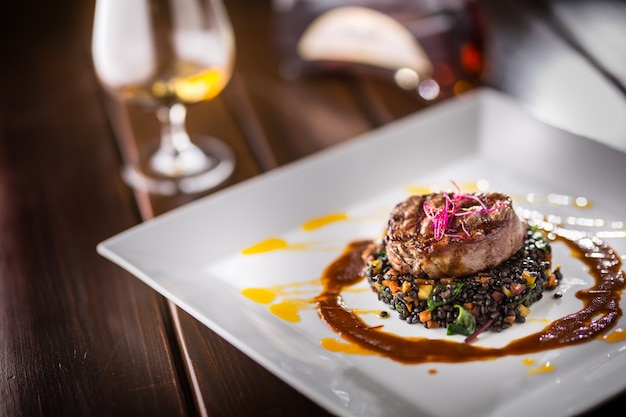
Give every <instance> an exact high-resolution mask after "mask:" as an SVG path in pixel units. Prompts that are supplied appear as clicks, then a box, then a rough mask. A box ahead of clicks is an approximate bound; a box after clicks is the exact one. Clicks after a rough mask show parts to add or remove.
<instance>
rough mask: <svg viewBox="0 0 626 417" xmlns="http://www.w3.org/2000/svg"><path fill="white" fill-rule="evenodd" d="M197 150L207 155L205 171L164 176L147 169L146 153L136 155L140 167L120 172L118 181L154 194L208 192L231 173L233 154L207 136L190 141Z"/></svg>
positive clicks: (227, 147) (147, 155)
mask: <svg viewBox="0 0 626 417" xmlns="http://www.w3.org/2000/svg"><path fill="white" fill-rule="evenodd" d="M194 143H195V144H196V146H197V147H198V148H200V149H201V150H202V151H204V152H205V153H206V154H207V157H208V158H209V159H210V162H209V163H207V169H205V170H201V171H198V172H195V173H193V174H190V175H180V176H166V175H162V174H158V173H156V172H155V171H154V170H152V169H150V167H149V165H150V164H149V163H148V161H149V159H150V156H151V155H152V154H153V153H154V150H151V151H150V152H147V151H145V150H144V151H143V152H140V155H139V157H140V161H141V162H142V163H141V164H140V165H129V166H125V167H124V168H123V169H122V178H123V179H124V181H125V182H126V183H127V184H128V185H130V186H131V187H132V188H134V189H137V190H142V191H147V192H149V193H151V194H158V195H175V194H178V193H183V194H197V193H201V192H204V191H209V190H211V189H213V188H215V187H217V186H219V185H220V184H222V183H223V182H224V181H226V180H227V179H228V178H229V177H230V176H231V175H232V173H233V171H234V170H235V153H234V152H233V150H232V149H231V148H230V147H229V146H228V145H227V144H225V143H224V142H222V141H220V140H218V139H215V138H211V137H198V138H194Z"/></svg>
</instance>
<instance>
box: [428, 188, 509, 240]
mask: <svg viewBox="0 0 626 417" xmlns="http://www.w3.org/2000/svg"><path fill="white" fill-rule="evenodd" d="M450 182H451V183H452V184H453V185H454V187H455V188H456V192H453V193H445V194H444V197H445V198H444V202H443V204H442V205H440V206H437V205H436V204H433V203H432V200H429V201H425V202H424V204H423V208H424V213H425V214H426V217H428V219H429V220H430V224H431V228H432V229H433V236H434V238H435V240H441V239H442V238H443V237H444V236H449V237H454V238H462V237H469V236H470V233H469V231H468V230H467V229H466V228H465V224H463V223H461V229H462V230H463V234H450V233H448V229H449V227H450V224H451V223H452V220H453V219H454V217H461V216H468V215H471V214H475V213H491V212H492V211H495V210H498V209H500V208H501V207H503V206H504V204H505V203H504V202H499V203H498V204H495V205H494V206H492V207H491V208H489V207H487V205H486V204H485V203H484V202H483V201H482V200H481V199H480V198H478V196H476V195H474V194H463V193H461V189H460V188H459V186H458V185H457V184H456V183H455V182H454V181H450ZM468 200H473V201H475V202H477V203H478V205H480V207H481V208H478V209H475V208H472V209H467V208H463V203H465V202H467V201H468Z"/></svg>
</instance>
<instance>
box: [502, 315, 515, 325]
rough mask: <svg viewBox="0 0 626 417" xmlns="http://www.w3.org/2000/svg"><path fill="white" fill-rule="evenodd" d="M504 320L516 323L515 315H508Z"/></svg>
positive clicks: (511, 323)
mask: <svg viewBox="0 0 626 417" xmlns="http://www.w3.org/2000/svg"><path fill="white" fill-rule="evenodd" d="M502 321H504V322H505V323H508V324H510V325H511V326H512V325H513V323H515V316H506V317H505V318H504V319H503V320H502Z"/></svg>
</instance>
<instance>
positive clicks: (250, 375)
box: [0, 0, 626, 416]
mask: <svg viewBox="0 0 626 417" xmlns="http://www.w3.org/2000/svg"><path fill="white" fill-rule="evenodd" d="M226 6H227V8H228V10H229V13H230V16H231V18H232V21H233V24H234V27H235V31H236V37H237V44H238V55H237V67H236V71H235V74H234V77H233V79H232V81H231V83H230V84H229V85H228V87H227V88H226V90H225V91H224V93H223V94H222V95H221V96H220V97H219V98H218V99H217V100H215V101H214V102H212V103H206V104H199V105H197V106H195V107H193V108H192V109H191V111H190V116H189V117H190V118H189V125H190V129H192V130H199V131H204V132H207V133H213V134H215V135H217V136H219V137H222V138H224V139H226V140H227V141H228V142H229V143H230V144H231V145H232V146H233V147H234V149H235V151H236V153H237V158H238V165H237V169H236V172H235V174H234V176H233V177H232V178H231V179H230V180H229V181H228V183H227V184H225V185H224V187H228V186H230V185H232V184H235V183H238V182H241V181H244V180H246V179H248V178H251V177H254V176H256V175H259V174H262V173H263V172H266V171H269V170H271V169H273V168H275V167H277V166H280V165H283V164H286V163H289V162H292V161H296V160H298V159H299V158H302V157H304V156H305V155H309V154H312V153H315V152H316V151H319V150H321V149H324V148H327V147H329V146H332V145H333V144H336V143H339V142H341V141H345V140H348V139H349V138H351V137H353V136H355V135H357V134H360V133H363V132H366V131H369V130H372V129H375V128H377V127H379V126H382V125H384V124H387V123H389V122H392V121H393V120H396V119H398V118H400V117H402V116H405V115H408V114H411V113H414V112H416V111H420V110H421V109H423V108H424V107H425V106H427V104H425V103H424V101H423V100H420V99H419V98H418V97H417V96H416V95H415V94H412V93H407V92H406V91H402V90H400V89H398V88H396V87H395V86H393V85H392V84H390V83H388V82H386V81H381V80H378V79H375V78H372V77H368V76H362V75H357V76H345V75H333V74H330V75H326V76H321V77H305V78H300V79H295V80H287V79H284V78H282V77H281V76H280V75H279V72H278V63H277V59H276V53H275V52H276V51H275V44H276V37H275V35H273V34H275V30H276V20H275V19H274V18H275V15H274V13H273V10H272V4H271V2H270V1H268V0H263V1H260V0H258V1H243V0H227V1H226ZM480 6H481V8H484V12H485V14H484V28H485V33H486V36H485V57H486V61H485V62H486V65H485V71H484V74H483V78H482V80H481V82H482V83H484V84H486V85H490V86H493V87H495V88H497V89H499V90H502V91H505V92H508V93H510V94H511V95H513V96H514V97H516V98H518V99H519V101H520V103H521V104H522V105H523V106H525V107H527V108H528V109H529V110H530V111H532V112H533V113H534V114H535V115H536V116H537V117H539V118H541V119H542V120H545V121H546V122H549V123H552V124H555V125H557V126H559V127H561V128H564V129H568V130H571V131H574V132H576V133H580V134H582V135H586V136H589V137H592V138H594V139H597V140H600V141H603V142H605V143H608V144H610V145H611V146H615V147H617V148H620V149H623V150H626V128H625V127H624V126H625V125H624V123H625V121H626V5H625V3H624V2H618V1H608V0H605V1H602V0H587V1H559V0H519V1H513V0H508V1H507V0H485V1H483V2H481V3H480ZM93 10H94V1H93V0H90V1H78V0H59V1H55V2H49V1H19V2H18V1H12V2H4V4H3V5H1V6H0V34H1V36H0V56H1V57H2V63H1V64H0V416H48V415H63V416H90V415H98V416H99V415H110V416H121V415H133V416H183V415H185V416H195V415H200V416H206V415H209V416H256V415H264V416H295V415H298V416H323V415H328V413H327V412H326V411H325V410H323V409H322V408H321V407H319V406H318V405H316V404H315V403H313V402H312V401H310V400H309V399H307V398H306V397H304V396H302V395H301V394H299V393H298V392H296V391H295V390H294V389H293V388H291V387H290V386H288V385H286V384H285V383H284V382H282V381H281V380H280V379H278V378H277V377H275V376H274V375H273V374H271V373H269V372H268V371H266V370H265V369H264V368H262V367H260V366H259V365H257V364H256V363H255V362H254V361H252V360H251V359H249V358H248V357H247V356H245V355H244V354H242V353H241V352H240V351H238V350H237V349H235V348H234V347H232V346H231V345H229V344H228V343H227V342H225V341H224V340H223V339H221V338H220V337H219V336H217V335H216V334H215V333H213V332H212V331H211V330H209V329H208V328H206V327H204V326H203V325H201V324H200V323H199V322H198V321H196V320H195V319H193V318H191V317H190V316H189V315H187V314H186V313H185V312H183V311H182V310H180V309H178V308H177V307H176V306H174V305H172V304H171V303H170V302H169V301H168V300H166V299H165V298H164V297H162V296H160V295H159V294H157V293H156V292H155V291H153V290H152V289H151V288H149V287H148V286H146V285H145V284H143V283H141V282H140V281H139V280H137V279H135V278H134V277H133V276H131V275H130V274H129V273H127V272H125V271H124V270H122V269H121V268H119V267H118V266H116V265H114V264H113V263H111V262H109V261H107V260H105V259H104V258H102V257H101V256H99V255H98V254H97V253H96V251H95V247H96V244H97V243H99V242H100V241H102V240H104V239H105V238H108V237H110V236H112V235H114V234H116V233H118V232H120V231H122V230H125V229H127V228H129V227H131V226H133V225H136V224H138V223H140V222H141V221H143V220H145V219H148V218H150V217H153V216H155V215H158V214H160V213H164V212H166V211H168V210H171V209H173V208H175V207H177V206H180V205H182V204H184V203H186V202H188V201H191V200H192V199H194V198H198V197H199V196H179V197H155V196H149V195H146V194H144V193H141V192H133V191H132V190H130V189H129V188H128V187H127V186H126V185H125V184H124V182H123V181H122V179H121V177H120V172H119V169H120V166H121V163H122V160H123V158H124V157H125V155H124V149H125V148H124V146H125V145H124V143H123V142H124V141H122V140H120V137H121V136H122V135H123V134H124V130H125V128H124V127H120V125H119V124H117V125H115V126H114V125H112V124H111V122H110V119H109V117H108V113H107V110H106V109H107V106H108V105H109V104H108V103H109V101H108V100H107V99H106V97H105V96H103V94H102V91H101V89H100V87H99V84H98V82H97V79H96V77H95V74H94V72H93V66H92V61H91V55H90V39H91V24H92V19H93ZM129 112H130V114H131V116H132V117H133V120H134V125H132V126H130V127H127V128H128V129H130V130H131V131H134V132H135V135H136V137H137V138H141V137H144V136H145V137H148V136H150V135H154V134H156V129H157V127H156V124H155V123H154V120H153V118H151V116H150V115H148V114H145V113H141V112H133V111H129ZM111 114H114V112H112V113H111ZM625 378H626V376H625ZM625 408H626V392H624V393H622V395H621V396H619V397H617V398H613V399H610V400H609V401H608V402H607V403H605V404H601V405H599V406H598V407H597V408H595V409H594V410H592V411H590V412H591V413H593V412H598V413H600V412H601V413H602V415H609V414H610V412H609V411H611V410H620V409H621V410H624V409H625ZM618 412H619V411H618Z"/></svg>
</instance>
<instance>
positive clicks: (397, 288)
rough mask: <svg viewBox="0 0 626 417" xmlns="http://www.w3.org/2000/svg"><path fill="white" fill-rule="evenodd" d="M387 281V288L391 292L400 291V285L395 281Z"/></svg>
mask: <svg viewBox="0 0 626 417" xmlns="http://www.w3.org/2000/svg"><path fill="white" fill-rule="evenodd" d="M388 282H389V289H390V290H391V293H392V294H395V293H397V292H398V291H400V289H401V288H400V286H399V285H398V282H397V281H388Z"/></svg>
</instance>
